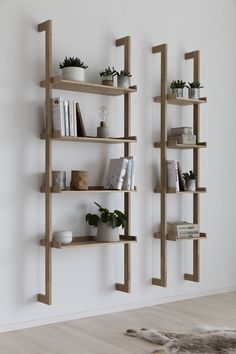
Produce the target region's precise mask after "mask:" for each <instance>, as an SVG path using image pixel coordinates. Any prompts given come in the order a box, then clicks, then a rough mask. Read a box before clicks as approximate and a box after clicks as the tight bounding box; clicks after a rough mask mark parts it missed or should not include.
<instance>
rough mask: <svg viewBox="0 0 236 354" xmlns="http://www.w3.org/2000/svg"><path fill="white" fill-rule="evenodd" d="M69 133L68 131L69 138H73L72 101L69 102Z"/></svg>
mask: <svg viewBox="0 0 236 354" xmlns="http://www.w3.org/2000/svg"><path fill="white" fill-rule="evenodd" d="M69 131H70V136H75V132H74V117H73V102H72V101H69Z"/></svg>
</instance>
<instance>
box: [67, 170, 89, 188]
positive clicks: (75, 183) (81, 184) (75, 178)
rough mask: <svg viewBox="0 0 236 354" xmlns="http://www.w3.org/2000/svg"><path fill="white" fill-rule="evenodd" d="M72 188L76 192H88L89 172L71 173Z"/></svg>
mask: <svg viewBox="0 0 236 354" xmlns="http://www.w3.org/2000/svg"><path fill="white" fill-rule="evenodd" d="M70 188H71V190H74V191H86V190H88V171H71V182H70Z"/></svg>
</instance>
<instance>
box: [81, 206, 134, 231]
mask: <svg viewBox="0 0 236 354" xmlns="http://www.w3.org/2000/svg"><path fill="white" fill-rule="evenodd" d="M94 204H96V205H97V206H98V210H99V212H100V213H101V214H100V216H99V215H97V214H91V213H89V214H87V215H86V221H87V222H88V223H89V225H92V226H94V227H97V226H98V222H99V221H101V222H103V223H107V222H110V223H111V227H112V228H113V229H115V228H116V227H119V226H122V228H124V227H125V226H126V224H127V219H126V216H125V215H124V214H123V213H122V212H121V211H119V210H114V211H113V213H112V212H110V211H109V210H108V209H106V208H103V207H102V206H101V205H99V204H98V203H96V202H94Z"/></svg>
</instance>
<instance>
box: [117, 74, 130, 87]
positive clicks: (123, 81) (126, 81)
mask: <svg viewBox="0 0 236 354" xmlns="http://www.w3.org/2000/svg"><path fill="white" fill-rule="evenodd" d="M116 75H117V77H118V86H119V87H124V88H129V86H130V77H131V76H132V75H131V74H130V72H129V71H127V70H121V71H120V73H119V72H117V73H116Z"/></svg>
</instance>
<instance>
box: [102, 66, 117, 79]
mask: <svg viewBox="0 0 236 354" xmlns="http://www.w3.org/2000/svg"><path fill="white" fill-rule="evenodd" d="M116 73H117V72H116V70H115V69H114V66H113V67H112V68H111V67H110V66H108V67H107V68H106V69H104V71H101V72H100V73H99V75H100V76H101V77H102V76H112V77H113V76H115V75H116Z"/></svg>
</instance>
